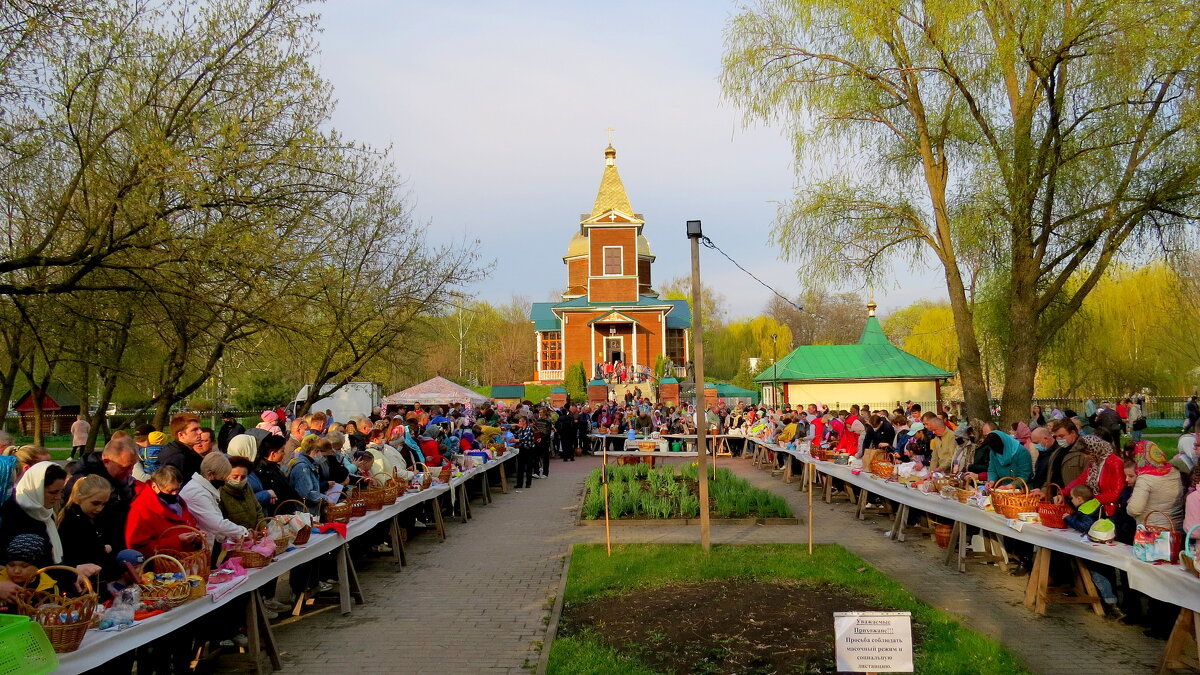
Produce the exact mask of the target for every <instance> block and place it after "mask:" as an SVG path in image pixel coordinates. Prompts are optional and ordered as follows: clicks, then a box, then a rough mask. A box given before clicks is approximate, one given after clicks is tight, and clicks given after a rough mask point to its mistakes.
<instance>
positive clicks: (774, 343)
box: [771, 333, 779, 408]
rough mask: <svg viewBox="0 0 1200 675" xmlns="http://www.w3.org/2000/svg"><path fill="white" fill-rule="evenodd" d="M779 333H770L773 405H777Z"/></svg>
mask: <svg viewBox="0 0 1200 675" xmlns="http://www.w3.org/2000/svg"><path fill="white" fill-rule="evenodd" d="M778 340H779V334H778V333H771V403H774V404H775V407H776V408H778V407H779V364H778V362H777V360H776V357H777V356H778V351H779V350H778V346H779V345H778V343H777V341H778Z"/></svg>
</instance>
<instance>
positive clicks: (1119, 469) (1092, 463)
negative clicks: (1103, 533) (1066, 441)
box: [1055, 443, 1125, 516]
mask: <svg viewBox="0 0 1200 675" xmlns="http://www.w3.org/2000/svg"><path fill="white" fill-rule="evenodd" d="M1079 446H1080V450H1081V451H1082V453H1083V456H1084V457H1085V458H1086V460H1087V464H1086V465H1084V468H1083V472H1082V473H1080V474H1079V476H1078V477H1077V478H1075V480H1073V481H1071V482H1070V483H1068V484H1067V485H1064V486H1063V494H1068V495H1069V494H1071V490H1073V489H1074V488H1075V486H1076V485H1082V484H1085V483H1086V484H1087V486H1088V487H1090V488H1091V489H1092V492H1093V493H1095V495H1096V499H1097V500H1099V502H1100V504H1101V505H1102V506H1103V507H1104V513H1105V514H1106V515H1108V516H1111V515H1112V514H1113V513H1115V512H1116V510H1117V501H1118V500H1119V499H1120V497H1121V490H1124V489H1125V462H1124V460H1122V459H1121V457H1120V455H1118V454H1117V453H1115V452H1113V449H1112V446H1111V445H1109V444H1108V443H1080V444H1079ZM1055 501H1056V502H1061V501H1062V495H1059V496H1058V497H1055Z"/></svg>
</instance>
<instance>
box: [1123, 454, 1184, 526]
mask: <svg viewBox="0 0 1200 675" xmlns="http://www.w3.org/2000/svg"><path fill="white" fill-rule="evenodd" d="M1125 449H1126V451H1127V452H1132V453H1133V458H1134V462H1135V463H1136V464H1137V469H1136V470H1135V471H1136V474H1137V480H1136V481H1135V482H1134V484H1133V494H1132V495H1130V497H1129V506H1128V507H1127V508H1126V511H1127V513H1129V515H1130V516H1133V518H1134V519H1136V520H1137V521H1138V522H1141V521H1142V518H1143V517H1144V516H1145V515H1146V514H1148V513H1149V514H1150V516H1149V518H1148V523H1149V524H1150V525H1153V526H1157V527H1180V526H1182V524H1183V481H1182V480H1181V479H1180V476H1179V470H1178V469H1176V468H1175V467H1173V466H1171V464H1170V463H1169V462H1167V455H1166V453H1164V452H1163V451H1162V448H1160V447H1158V446H1157V445H1156V444H1155V443H1154V442H1153V441H1130V442H1129V443H1126V444H1125ZM1151 511H1158V512H1159V513H1151ZM1164 513H1165V514H1166V515H1165V516H1164V515H1163V514H1164Z"/></svg>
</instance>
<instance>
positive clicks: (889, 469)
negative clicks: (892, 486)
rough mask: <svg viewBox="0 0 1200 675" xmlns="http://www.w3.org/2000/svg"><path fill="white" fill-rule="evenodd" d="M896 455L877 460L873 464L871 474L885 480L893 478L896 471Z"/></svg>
mask: <svg viewBox="0 0 1200 675" xmlns="http://www.w3.org/2000/svg"><path fill="white" fill-rule="evenodd" d="M894 460H895V455H888V458H887V459H877V460H875V461H873V462H871V473H873V474H875V475H876V476H879V477H880V478H883V479H885V480H886V479H888V478H891V476H892V474H893V473H895V471H896V464H895V461H894Z"/></svg>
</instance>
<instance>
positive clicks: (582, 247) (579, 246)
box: [567, 232, 640, 258]
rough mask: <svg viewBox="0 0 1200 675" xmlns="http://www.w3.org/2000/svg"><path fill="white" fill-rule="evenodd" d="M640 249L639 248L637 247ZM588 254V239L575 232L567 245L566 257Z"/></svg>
mask: <svg viewBox="0 0 1200 675" xmlns="http://www.w3.org/2000/svg"><path fill="white" fill-rule="evenodd" d="M639 248H640V246H639ZM587 254H588V239H587V237H585V236H583V233H582V232H576V233H575V236H574V237H571V243H569V244H567V257H568V258H574V257H575V256H577V255H587Z"/></svg>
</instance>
